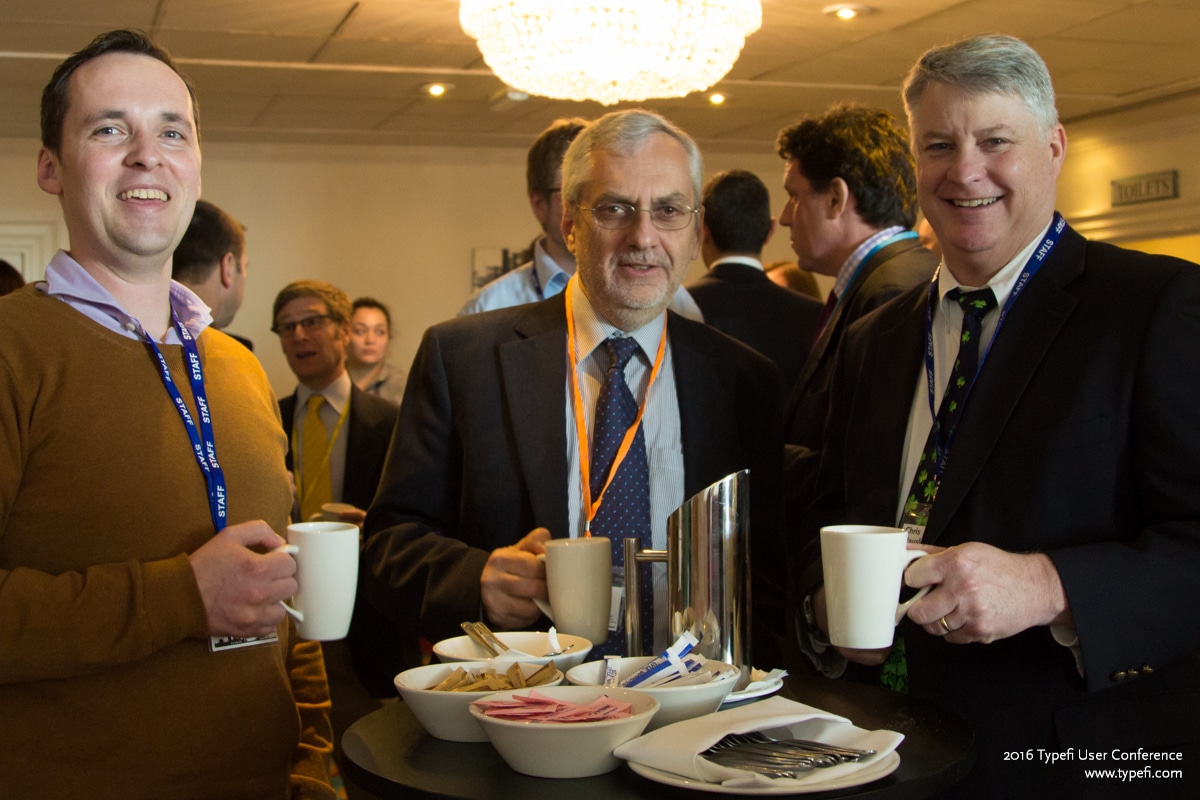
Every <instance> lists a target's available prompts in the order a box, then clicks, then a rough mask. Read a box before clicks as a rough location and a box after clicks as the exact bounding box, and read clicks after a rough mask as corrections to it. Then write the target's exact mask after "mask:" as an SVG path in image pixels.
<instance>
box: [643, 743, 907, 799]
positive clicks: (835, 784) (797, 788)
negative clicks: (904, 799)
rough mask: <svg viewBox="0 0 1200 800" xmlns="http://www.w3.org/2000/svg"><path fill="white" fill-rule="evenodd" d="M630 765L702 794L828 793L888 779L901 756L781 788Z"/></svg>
mask: <svg viewBox="0 0 1200 800" xmlns="http://www.w3.org/2000/svg"><path fill="white" fill-rule="evenodd" d="M628 763H629V768H630V769H632V770H633V771H634V772H636V773H637V774H638V775H641V776H642V777H643V778H649V779H650V780H652V781H655V782H656V783H664V784H666V785H667V786H678V787H680V788H682V789H696V790H698V791H701V792H715V793H716V794H754V795H774V794H810V793H812V792H828V791H832V790H833V789H846V788H849V787H851V786H862V785H863V784H864V783H870V782H871V781H877V780H879V779H880V778H884V777H887V776H888V775H891V774H892V773H893V772H895V771H896V768H897V767H899V766H900V754H899V753H897V752H896V751H895V750H893V751H892V752H890V753H887V754H885V755H883V756H882V757H880V758H879V760H878V761H874V762H872V763H871V764H868V765H866V766H864V767H863V768H862V769H860V770H856V771H854V772H851V773H848V774H847V773H842V775H841V777H838V778H834V779H832V780H827V781H813V782H811V783H803V784H799V785H798V784H796V783H795V782H794V781H789V780H780V781H779V783H778V785H775V784H766V785H755V786H726V785H724V784H721V783H708V782H706V781H701V780H696V779H695V778H686V777H684V776H683V775H676V774H675V773H673V772H666V771H664V770H661V769H655V768H654V767H648V766H646V765H645V764H638V763H635V762H633V761H630V762H628Z"/></svg>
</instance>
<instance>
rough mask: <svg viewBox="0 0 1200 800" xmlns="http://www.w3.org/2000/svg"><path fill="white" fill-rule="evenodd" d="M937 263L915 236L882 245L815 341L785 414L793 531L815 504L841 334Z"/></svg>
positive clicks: (927, 275) (922, 279)
mask: <svg viewBox="0 0 1200 800" xmlns="http://www.w3.org/2000/svg"><path fill="white" fill-rule="evenodd" d="M937 265H938V257H937V256H935V255H934V254H933V253H931V252H930V251H929V250H927V249H925V248H924V247H922V246H921V243H920V241H919V240H917V239H901V240H900V241H898V242H892V243H891V244H889V245H888V246H887V247H884V248H882V249H881V250H880V251H879V252H878V253H876V254H875V255H873V256H872V257H871V259H870V260H869V261H867V262H866V263H865V264H863V265H862V267H861V268H860V270H859V273H858V275H857V276H856V277H855V279H854V282H853V283H851V284H850V289H849V290H848V291H847V292H846V295H845V297H843V298H842V301H841V302H840V303H838V305H837V308H835V309H834V311H833V313H832V314H831V315H830V317H829V319H828V320H827V321H826V323H825V327H824V329H822V331H821V334H820V336H818V337H817V341H816V343H814V344H813V348H812V353H811V354H810V355H809V357H808V360H807V361H805V363H804V369H803V370H802V371H801V372H800V377H799V379H798V380H797V381H796V384H795V386H793V387H792V388H791V398H790V399H789V400H788V405H787V411H786V413H785V415H784V426H785V428H784V435H785V436H786V442H787V447H786V450H785V457H784V458H785V469H786V473H787V488H786V498H785V499H786V504H787V518H788V524H789V526H791V527H792V528H793V529H795V527H796V524H797V523H798V521H799V520H800V519H801V517H802V516H803V513H804V509H805V508H806V507H807V506H808V504H809V503H810V502H812V497H813V491H814V489H815V486H814V484H815V483H816V479H817V464H818V461H819V459H820V449H821V441H822V438H823V437H824V435H825V421H826V420H825V418H826V416H827V415H828V413H829V385H830V382H831V381H832V380H833V367H834V363H835V362H836V359H837V353H838V348H839V347H840V345H841V341H842V337H843V336H844V335H845V332H846V330H847V329H848V328H849V327H850V326H851V325H852V324H854V322H855V321H856V320H858V319H860V318H861V317H862V316H863V315H864V314H867V313H869V312H871V311H873V310H875V309H876V308H879V307H880V306H882V305H883V304H884V303H886V302H888V301H889V300H891V299H892V298H894V297H896V296H897V295H899V294H901V293H902V292H905V291H907V290H908V289H911V288H912V287H914V286H925V285H927V284H928V283H929V280H930V279H931V278H932V277H933V273H934V271H935V270H936V269H937ZM800 541H802V537H801V539H800Z"/></svg>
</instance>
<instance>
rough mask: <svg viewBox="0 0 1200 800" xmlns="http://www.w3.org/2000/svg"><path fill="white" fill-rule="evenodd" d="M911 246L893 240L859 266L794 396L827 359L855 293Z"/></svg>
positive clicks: (799, 392) (798, 393) (813, 351)
mask: <svg viewBox="0 0 1200 800" xmlns="http://www.w3.org/2000/svg"><path fill="white" fill-rule="evenodd" d="M910 246H911V245H910V243H909V241H908V240H901V241H899V242H892V243H891V244H889V245H888V246H887V247H884V248H882V249H881V250H880V251H879V252H878V253H876V254H875V255H873V256H871V259H870V260H869V261H867V262H866V263H865V264H863V265H862V266H861V267H860V268H859V270H858V274H857V275H855V276H854V281H853V282H852V283H851V284H850V287H849V288H848V289H847V290H846V294H845V295H844V296H843V297H842V298H841V300H840V301H839V302H838V304H837V305H836V306H834V308H833V312H832V313H831V314H830V315H829V319H828V320H826V321H825V327H824V328H822V329H821V335H820V336H819V337H817V341H816V342H814V343H813V349H812V353H810V354H809V356H808V360H807V361H805V362H804V369H803V370H801V371H800V378H799V380H797V381H796V388H795V392H794V397H799V396H800V395H801V394H802V393H803V391H804V387H805V386H807V384H808V382H809V381H810V380H812V377H813V375H815V374H816V373H817V369H818V368H819V367H820V366H821V362H822V361H824V360H825V356H826V355H827V353H826V351H828V350H829V342H830V340H832V339H833V338H834V333H835V332H836V331H837V329H838V326H839V325H841V324H842V318H843V317H844V316H845V314H846V309H847V308H849V307H850V304H851V301H852V300H853V299H854V295H855V293H857V292H858V290H859V289H861V288H862V285H863V284H864V283H866V281H867V278H869V277H871V273H872V272H874V271H875V270H877V269H879V267H880V266H882V265H883V263H884V262H886V261H887V260H888V259H890V258H892V257H894V256H895V255H897V254H898V253H901V252H904V251H906V250H908V249H909V248H910ZM838 336H839V337H840V336H841V333H840V332H838ZM828 355H829V357H830V358H832V357H833V355H834V354H833V353H828Z"/></svg>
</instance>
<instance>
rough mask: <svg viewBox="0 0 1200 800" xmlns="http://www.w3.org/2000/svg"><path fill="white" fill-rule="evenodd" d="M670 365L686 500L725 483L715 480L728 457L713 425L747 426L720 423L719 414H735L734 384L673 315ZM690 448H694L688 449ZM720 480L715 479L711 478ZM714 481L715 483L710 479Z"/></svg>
mask: <svg viewBox="0 0 1200 800" xmlns="http://www.w3.org/2000/svg"><path fill="white" fill-rule="evenodd" d="M667 319H668V322H667V332H668V335H669V336H670V337H671V359H672V361H673V362H674V371H675V396H676V399H677V402H678V404H679V435H680V440H681V442H682V445H683V495H684V500H686V499H687V498H689V497H691V496H692V495H694V494H696V493H697V492H699V491H700V490H701V489H703V488H705V487H706V486H708V484H710V483H712V481H713V480H717V479H718V478H720V477H722V476H721V475H717V473H719V472H720V470H721V469H722V467H721V465H722V463H728V462H729V460H730V459H729V458H728V454H725V453H720V452H717V450H716V448H715V447H714V446H712V443H713V442H714V441H716V440H717V439H718V438H719V437H714V436H713V433H712V431H713V426H715V425H740V424H744V422H745V421H744V420H737V419H725V420H722V419H717V418H715V416H714V410H715V409H721V408H737V399H736V397H735V396H734V394H733V393H734V392H735V391H736V387H734V386H733V385H732V381H730V380H728V379H722V373H721V370H720V368H719V365H718V362H717V360H716V359H715V358H713V357H712V354H711V353H712V348H711V346H707V345H706V344H705V343H704V342H702V341H698V340H697V338H696V337H695V336H693V335H692V331H691V329H690V325H688V324H687V322H686V321H684V320H682V319H681V318H680V317H678V316H677V315H675V314H673V313H672V314H669V315H668V318H667ZM689 445H692V446H689ZM713 475H717V478H711V476H713ZM710 478H711V479H710Z"/></svg>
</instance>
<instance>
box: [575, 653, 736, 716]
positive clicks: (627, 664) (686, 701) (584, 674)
mask: <svg viewBox="0 0 1200 800" xmlns="http://www.w3.org/2000/svg"><path fill="white" fill-rule="evenodd" d="M652 660H653V658H652V657H651V656H635V657H631V658H618V659H617V677H618V678H620V679H621V680H625V679H626V678H628V677H629V676H630V675H632V674H633V673H635V672H637V671H638V670H639V669H641V668H642V667H644V666H646V665H647V664H649V663H650V662H651V661H652ZM708 663H709V665H711V666H712V668H713V669H720V670H721V672H722V677H721V678H718V679H717V680H715V681H712V682H711V683H698V684H694V685H692V686H671V685H669V684H668V685H666V686H659V687H656V688H652V689H643V688H641V687H634V691H637V692H644V693H646V694H648V695H650V696H651V697H653V698H654V699H655V700H657V701H658V703H659V706H660V707H659V710H658V713H657V714H655V715H654V719H653V720H651V721H650V724H649V725H648V726H646V730H650V731H652V730H655V729H656V728H661V727H663V726H664V725H670V724H671V723H672V722H679V721H680V720H685V719H691V718H693V717H702V716H704V715H705V714H711V713H712V712H714V711H716V710H717V709H718V708H720V707H721V703H722V702H723V701H724V700H725V698H726V697H727V696H728V695H729V693H730V692H731V691H732V690H733V686H734V684H735V683H737V678H738V674H739V671H738V669H737V667H734V666H732V665H730V664H726V663H725V662H723V661H709V662H708ZM567 681H568V682H569V683H572V684H575V685H577V686H599V685H600V684H602V683H604V662H603V661H589V662H588V663H586V664H580V665H579V666H577V667H573V668H571V669H570V670H568V671H567Z"/></svg>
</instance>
